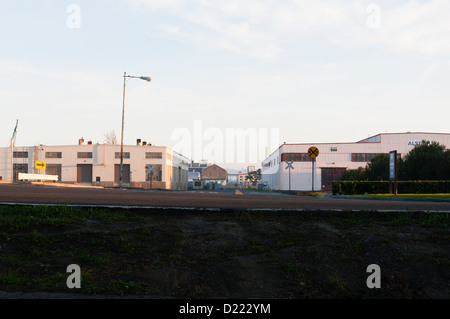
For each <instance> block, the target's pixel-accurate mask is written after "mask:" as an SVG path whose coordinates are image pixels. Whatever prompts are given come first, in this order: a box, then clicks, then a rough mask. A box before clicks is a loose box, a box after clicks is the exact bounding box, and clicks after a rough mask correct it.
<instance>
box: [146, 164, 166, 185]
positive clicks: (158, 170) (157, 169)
mask: <svg viewBox="0 0 450 319" xmlns="http://www.w3.org/2000/svg"><path fill="white" fill-rule="evenodd" d="M148 165H150V166H151V167H152V170H149V168H148V167H147V165H146V166H145V181H147V182H149V181H151V180H152V181H156V182H162V165H161V164H156V165H155V164H148ZM149 171H150V172H149Z"/></svg>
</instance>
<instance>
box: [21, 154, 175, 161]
mask: <svg viewBox="0 0 450 319" xmlns="http://www.w3.org/2000/svg"><path fill="white" fill-rule="evenodd" d="M114 155H115V158H120V152H115V154H114ZM168 155H170V154H168ZM13 157H14V158H28V152H14V153H13ZM45 158H62V152H45ZM77 158H92V152H78V153H77ZM123 158H127V159H129V158H130V152H124V153H123ZM145 158H158V159H161V158H162V153H161V152H146V153H145ZM171 159H172V156H170V157H169V160H171Z"/></svg>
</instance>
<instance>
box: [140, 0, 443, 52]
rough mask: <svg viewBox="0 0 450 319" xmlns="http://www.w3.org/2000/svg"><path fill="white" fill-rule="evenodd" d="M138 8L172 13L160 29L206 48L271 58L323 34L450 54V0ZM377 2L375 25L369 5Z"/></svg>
mask: <svg viewBox="0 0 450 319" xmlns="http://www.w3.org/2000/svg"><path fill="white" fill-rule="evenodd" d="M133 2H134V4H135V5H136V6H138V7H145V8H146V9H148V10H151V11H153V12H163V13H168V14H171V15H172V16H174V17H175V18H177V19H178V21H179V23H180V25H174V24H170V25H169V24H164V25H161V29H160V30H161V32H164V33H166V34H168V35H170V36H173V37H175V38H177V39H179V40H183V41H187V42H191V43H194V44H196V45H200V46H203V47H207V48H214V49H222V50H227V51H231V52H234V53H238V54H245V55H249V56H254V57H258V58H271V57H274V56H276V55H277V54H278V53H280V52H281V51H282V50H283V49H284V48H285V46H286V45H288V44H291V43H295V42H299V41H302V40H304V39H307V38H313V37H315V38H320V39H321V40H325V41H330V42H333V43H335V44H338V45H341V46H344V47H360V46H373V45H379V46H382V47H384V48H386V49H388V50H391V51H405V52H417V53H420V54H422V55H426V56H439V55H448V54H450V41H449V34H450V20H449V19H448V13H450V2H449V1H447V0H431V1H406V2H404V1H402V2H394V3H392V2H390V3H389V4H387V3H384V4H382V5H378V4H377V3H374V2H373V1H372V2H371V1H356V0H354V1H348V0H347V1H344V0H337V1H336V0H333V1H332V0H317V1H307V0H293V1H283V0H217V1H202V0H191V1H189V0H133ZM377 6H378V7H379V9H380V10H379V13H380V18H381V21H380V27H379V28H377V29H372V28H371V27H370V26H369V25H368V22H367V20H368V18H370V15H371V14H373V12H371V11H370V10H368V8H373V7H377Z"/></svg>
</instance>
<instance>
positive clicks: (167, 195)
mask: <svg viewBox="0 0 450 319" xmlns="http://www.w3.org/2000/svg"><path fill="white" fill-rule="evenodd" d="M0 204H48V205H86V206H108V207H115V206H121V207H152V208H177V209H216V210H226V209H242V210H245V209H255V210H259V209H266V210H308V211H314V210H343V211H344V210H345V211H348V210H356V211H357V210H367V211H439V212H450V201H448V200H446V201H444V200H442V201H437V200H409V199H408V200H404V199H358V198H342V197H339V196H332V195H330V196H298V195H287V194H282V193H266V192H247V191H243V194H236V192H235V190H223V191H170V190H143V189H114V188H87V187H59V186H46V185H30V184H0Z"/></svg>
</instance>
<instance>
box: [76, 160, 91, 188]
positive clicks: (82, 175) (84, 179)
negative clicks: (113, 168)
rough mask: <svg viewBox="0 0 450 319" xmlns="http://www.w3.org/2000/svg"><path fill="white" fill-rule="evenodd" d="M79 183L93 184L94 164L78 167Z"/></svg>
mask: <svg viewBox="0 0 450 319" xmlns="http://www.w3.org/2000/svg"><path fill="white" fill-rule="evenodd" d="M77 183H89V184H92V164H78V165H77Z"/></svg>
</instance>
